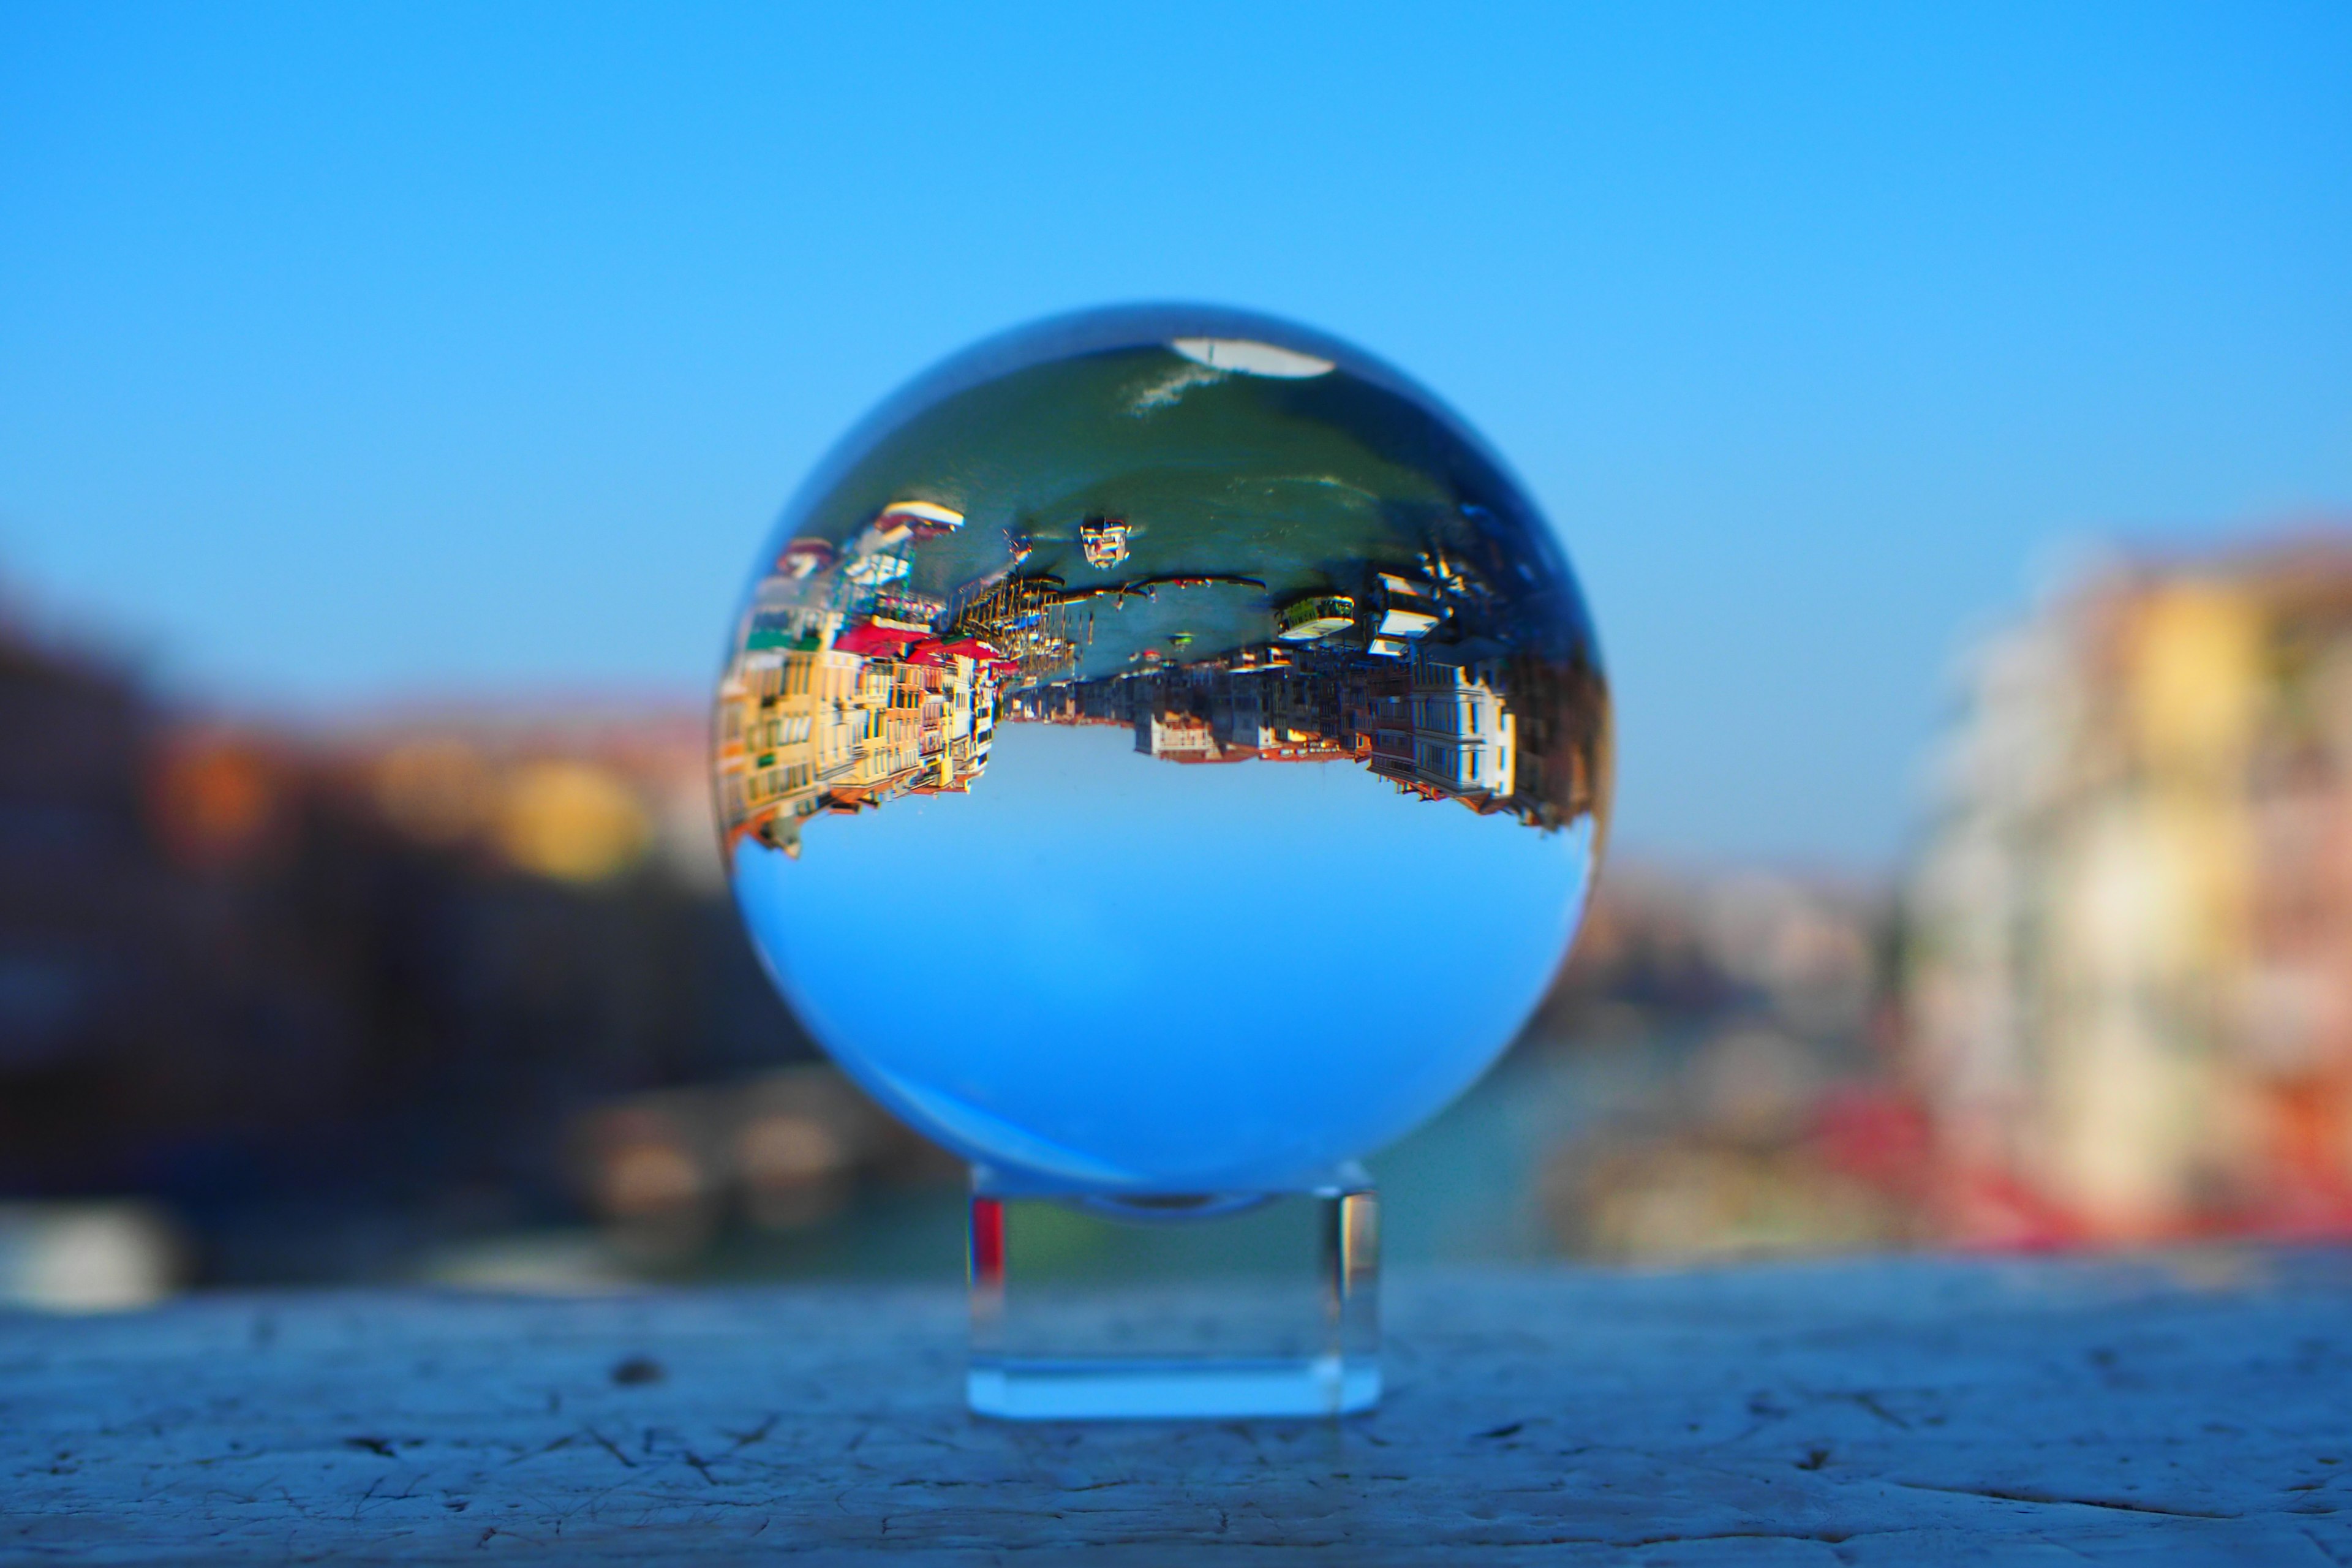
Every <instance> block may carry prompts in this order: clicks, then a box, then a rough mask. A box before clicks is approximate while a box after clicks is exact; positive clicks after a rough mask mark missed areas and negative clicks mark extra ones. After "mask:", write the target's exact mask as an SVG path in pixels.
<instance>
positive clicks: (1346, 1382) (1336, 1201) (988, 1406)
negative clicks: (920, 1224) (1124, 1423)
mask: <svg viewBox="0 0 2352 1568" xmlns="http://www.w3.org/2000/svg"><path fill="white" fill-rule="evenodd" d="M1379 1282H1380V1200H1379V1198H1378V1196H1377V1195H1376V1194H1375V1193H1374V1191H1373V1188H1372V1184H1371V1179H1370V1177H1369V1176H1367V1175H1366V1174H1365V1173H1364V1172H1363V1171H1362V1170H1361V1169H1360V1168H1359V1167H1355V1166H1352V1165H1351V1166H1348V1167H1345V1168H1343V1169H1341V1170H1339V1171H1336V1172H1333V1173H1331V1174H1330V1177H1329V1179H1328V1181H1324V1182H1320V1183H1318V1184H1314V1185H1312V1186H1303V1187H1300V1188H1297V1189H1295V1190H1290V1191H1284V1192H1269V1193H1238V1194H1234V1193H1229V1194H1216V1195H1214V1196H1206V1197H1202V1196H1174V1197H1109V1196H1106V1195H1103V1194H1085V1193H1072V1192H1058V1193H1057V1192H1050V1191H1044V1190H1040V1189H1038V1188H1036V1187H1034V1186H1030V1185H1026V1184H1014V1183H1012V1182H1008V1181H1007V1180H1005V1179H1004V1178H1002V1177H1000V1176H998V1175H997V1174H996V1173H993V1172H992V1171H990V1170H989V1169H987V1168H986V1167H979V1168H976V1169H975V1170H974V1171H973V1173H972V1194H971V1371H970V1374H969V1377H968V1380H967V1384H966V1391H967V1395H968V1397H969V1398H970V1400H971V1407H972V1409H973V1410H975V1411H977V1412H979V1413H980V1414H981V1415H997V1416H1004V1417H1009V1418H1012V1419H1015V1420H1040V1421H1043V1420H1097V1419H1116V1418H1130V1419H1154V1418H1157V1419H1170V1418H1177V1419H1182V1418H1200V1417H1233V1416H1273V1415H1287V1416H1330V1415H1345V1414H1347V1413H1348V1412H1349V1411H1352V1410H1364V1409H1369V1408H1370V1406H1371V1405H1373V1404H1374V1403H1375V1402H1377V1401H1378V1400H1379V1398H1380V1395H1381V1373H1380V1363H1379V1359H1378V1358H1379V1350H1380V1319H1379V1311H1378V1287H1379Z"/></svg>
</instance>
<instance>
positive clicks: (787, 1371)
mask: <svg viewBox="0 0 2352 1568" xmlns="http://www.w3.org/2000/svg"><path fill="white" fill-rule="evenodd" d="M1388 1307H1389V1310H1388V1313H1387V1317H1388V1323H1389V1334H1388V1346H1387V1351H1386V1355H1385V1366H1386V1370H1387V1375H1388V1381H1389V1394H1388V1397H1387V1399H1386V1401H1385V1402H1384V1403H1383V1405H1381V1408H1380V1409H1379V1410H1378V1411H1376V1412H1374V1413H1372V1414H1370V1415H1365V1416H1360V1417H1355V1418H1351V1419H1349V1420H1347V1421H1344V1422H1339V1423H1313V1422H1233V1423H1224V1424H1207V1425H1191V1426H1180V1425H1136V1426H1126V1425H1085V1426H1081V1425H1021V1426H1016V1425H1005V1424H999V1423H993V1422H988V1421H982V1420H978V1419H975V1418H973V1417H971V1415H967V1414H966V1413H965V1412H964V1410H963V1408H962V1406H961V1333H962V1317H961V1313H962V1307H961V1299H960V1297H958V1296H957V1295H956V1294H954V1293H953V1292H950V1291H948V1290H944V1289H942V1290H938V1291H924V1290H891V1289H853V1288H841V1289H756V1290H727V1291H691V1292H677V1293H655V1294H646V1295H632V1296H619V1297H608V1298H601V1299H592V1300H528V1299H513V1298H506V1299H495V1298H482V1297H467V1296H457V1295H446V1294H433V1293H424V1292H418V1293H399V1292H351V1293H333V1294H284V1295H246V1296H235V1297H226V1296H225V1297H205V1298H195V1299H191V1300H185V1301H182V1302H178V1303H174V1304H173V1305H170V1306H167V1307H164V1308H163V1309H160V1310H154V1311H150V1312H143V1313H137V1314H131V1315H124V1316H118V1317H100V1318H80V1319H60V1318H45V1317H39V1316H34V1315H19V1314H11V1315H0V1562H5V1563H45V1562H50V1561H53V1560H58V1559H69V1560H76V1561H84V1562H92V1563H204V1562H223V1563H248V1562H249V1563H287V1562H305V1561H312V1560H320V1559H328V1560H333V1561H336V1562H345V1563H351V1562H395V1561H396V1562H403V1563H414V1562H469V1563H470V1562H481V1561H488V1559H490V1558H493V1557H499V1558H508V1557H511V1558H519V1559H535V1560H541V1561H550V1562H563V1563H598V1562H606V1561H610V1562H646V1563H656V1562H661V1563H670V1562H677V1561H681V1560H684V1559H686V1558H688V1556H689V1555H690V1556H691V1559H692V1560H693V1561H695V1562H696V1563H736V1562H755V1561H756V1562H771V1561H793V1562H815V1563H824V1562H833V1561H838V1560H841V1559H845V1558H849V1557H856V1556H864V1555H867V1554H898V1555H902V1556H905V1557H908V1558H911V1559H915V1560H919V1561H921V1562H926V1563H972V1564H980V1563H1011V1562H1023V1563H1045V1562H1062V1561H1067V1562H1082V1563H1121V1564H1124V1563H1133V1564H1144V1563H1152V1564H1161V1563H1181V1562H1186V1561H1191V1560H1193V1559H1195V1558H1197V1557H1200V1556H1202V1555H1205V1554H1206V1553H1205V1552H1204V1550H1203V1549H1214V1550H1215V1551H1216V1552H1217V1553H1218V1556H1219V1558H1220V1560H1221V1561H1225V1562H1235V1563H1248V1562H1266V1563H1290V1562H1299V1561H1309V1560H1312V1561H1329V1562H1334V1563H1462V1562H1465V1561H1472V1560H1475V1561H1478V1562H1487V1561H1492V1562H1496V1563H1522V1562H1524V1563H1538V1562H1540V1563H1658V1564H1666V1563H1729V1562H1738V1563H1769V1564H1780V1563H1807V1564H1815V1563H1818V1564H1832V1563H1844V1564H1864V1563H1873V1564H1874V1563H1887V1564H1898V1563H1899V1564H1916V1563H1961V1562H1999V1563H2045V1562H2046V1563H2082V1562H2085V1561H2088V1562H2095V1563H2261V1564H2302V1563H2307V1564H2312V1565H2314V1568H2325V1565H2327V1564H2352V1513H2347V1512H2345V1511H2340V1510H2347V1509H2352V1253H2345V1252H2333V1251H2330V1252H2321V1251H2300V1252H2231V1253H2204V1254H2194V1255H2173V1256H2168V1257H2158V1258H2143V1259H2138V1260H2134V1261H2116V1260H2108V1261H2097V1262H2079V1261H2034V1262H2016V1261H1999V1262H1994V1261H1953V1260H1937V1259H1903V1260H1885V1261H1872V1262H1853V1263H1837V1264H1820V1265H1807V1266H1781V1267H1773V1268H1739V1269H1723V1270H1718V1271H1706V1272H1692V1273H1674V1274H1629V1273H1608V1272H1601V1271H1593V1270H1568V1269H1563V1270H1558V1271H1496V1272H1485V1273H1454V1274H1444V1275H1437V1276H1431V1277H1426V1278H1423V1279H1407V1280H1404V1281H1402V1282H1397V1281H1391V1288H1390V1294H1389V1302H1388Z"/></svg>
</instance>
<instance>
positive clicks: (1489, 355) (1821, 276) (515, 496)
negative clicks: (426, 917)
mask: <svg viewBox="0 0 2352 1568" xmlns="http://www.w3.org/2000/svg"><path fill="white" fill-rule="evenodd" d="M2347 84H2352V5H2344V4H2341V3H2340V0H2339V3H2328V4H2315V5H2268V6H2256V5H2212V6H2208V7H2203V8H2197V9H2190V8H2181V7H2171V6H2162V5H2145V4H2132V5H2112V6H2104V7H2102V6H2091V5H2077V6H2042V5H2033V6H2020V7H2014V8H2005V7H2001V6H1997V5H1984V4H1965V5H1949V6H1944V7H1927V6H1900V7H1895V6H1874V7H1864V6H1856V7H1853V8H1851V9H1823V8H1808V7H1801V6H1795V5H1785V6H1751V7H1745V8H1736V7H1730V6H1719V5H1708V6H1700V7H1690V8H1681V7H1674V6H1663V5H1639V6H1636V5H1626V6H1622V7H1611V8H1596V7H1578V6H1569V5H1552V6H1543V7H1530V8H1528V9H1525V10H1519V11H1513V10H1508V9H1504V8H1486V9H1481V8H1476V7H1465V6H1447V7H1439V6H1434V5H1432V6H1425V7H1421V8H1418V9H1417V10H1414V11H1412V12H1405V11H1388V10H1382V9H1381V8H1378V7H1374V6H1369V5H1331V6H1321V7H1316V6H1307V5H1296V6H1292V5H1271V6H1269V5H1235V6H1231V7H1226V8H1212V7H1202V6H1189V5H1188V6H1182V7H1175V6H1170V7H1160V8H1156V9H1150V10H1146V9H1143V8H1140V7H1121V6H1101V5H1095V6H1070V7H1067V8H1065V9H1061V10H1058V11H1054V12H1044V11H1027V10H1020V9H1015V8H1008V7H1004V6H970V7H961V8H953V9H951V8H949V7H945V6H941V7H938V8H935V9H920V8H910V7H861V6H827V7H823V8H817V7H810V8H807V9H805V10H802V11H797V12H788V11H784V10H782V9H780V8H769V7H759V8H751V7H746V8H743V9H740V10H726V11H713V10H696V9H693V8H690V7H686V6H680V5H662V6H651V5H648V6H645V7H642V8H634V9H627V10H614V9H598V8H591V7H586V6H581V5H560V6H554V5H551V6H547V7H544V8H531V7H527V6H524V5H494V6H459V5H450V6H446V7H420V6H314V7H308V8H304V9H299V10H295V9H289V10H285V11H275V10H252V9H239V10H232V9H231V8H227V7H217V6H215V7H184V8H176V9H173V10H135V9H124V8H105V7H98V6H67V5H34V4H28V3H24V0H19V3H16V4H13V5H5V8H0V575H5V577H6V578H8V579H10V580H12V581H13V582H14V583H15V584H16V587H17V589H18V590H19V591H20V592H21V593H23V594H25V595H27V596H30V597H32V598H34V599H35V600H37V601H38V602H41V603H44V604H48V605H58V606H61V607H62V608H63V609H64V610H65V611H66V612H68V614H69V615H70V616H73V617H75V618H77V619H78V620H79V622H81V623H82V624H84V625H95V626H99V627H100V628H101V629H102V630H104V631H105V632H106V633H107V634H108V635H110V636H115V637H121V638H123V639H126V640H128V641H130V642H131V643H133V644H134V645H135V646H136V647H138V648H140V649H141V650H142V653H143V655H144V656H145V657H146V658H149V659H151V660H152V664H153V667H154V668H157V669H158V670H159V671H160V672H161V673H162V674H163V676H164V677H165V678H167V679H170V680H171V681H172V682H173V683H174V684H176V685H178V686H180V687H182V688H183V689H192V690H195V691H200V692H207V693H211V694H214V695H216V696H219V697H224V698H227V699H231V700H236V701H240V702H248V703H249V702H257V701H258V702H275V703H318V702H321V701H327V702H334V701H340V700H344V699H347V698H358V699H362V700H374V699H375V698H377V697H380V696H383V695H385V694H395V693H415V692H418V691H436V692H446V691H449V690H452V689H457V690H469V691H470V690H483V691H499V690H509V689H517V688H523V687H530V688H547V687H551V686H559V687H560V686H570V687H581V686H585V687H591V688H593V687H599V686H607V685H626V686H630V687H636V688H645V687H652V688H657V689H678V690H681V691H683V690H688V689H695V688H698V686H699V685H700V684H701V682H702V681H703V680H704V679H706V678H707V675H708V673H709V669H710V667H711V665H712V662H713V660H714V659H715V658H716V654H717V648H718V643H719V636H720V634H721V632H722V631H723V630H724V622H725V620H726V617H727V614H728V611H729V608H730V604H731V601H732V599H733V596H734V595H735V594H736V592H737V590H738V589H739V587H740V581H741V574H742V573H743V571H744V570H745V568H746V566H747V564H748V562H749V558H750V556H751V552H752V550H753V547H754V545H755V544H756V542H758V540H759V539H760V537H761V533H762V531H764V530H765V528H766V527H767V525H768V523H769V521H771V519H772V514H773V513H774V511H775V510H776V508H777V506H778V505H779V504H780V503H781V502H782V500H783V498H784V496H785V494H786V493H787V492H788V491H789V490H790V489H792V488H793V484H794V483H795V482H796V481H797V479H799V478H800V476H801V475H802V473H803V470H804V469H805V468H807V466H808V465H809V464H810V463H811V461H812V460H813V459H814V458H815V457H816V456H817V454H818V453H819V451H820V450H821V449H822V448H823V447H824V446H825V445H826V444H827V443H828V442H830V441H831V440H832V439H833V437H835V435H836V434H838V433H839V432H840V431H841V430H842V429H843V428H844V427H845V426H846V425H848V424H849V423H850V422H851V421H852V420H853V419H855V418H856V416H858V415H859V414H860V413H861V412H862V411H863V410H864V409H865V408H866V406H867V405H869V404H870V403H872V402H873V401H874V400H875V399H877V398H878V397H879V396H881V395H883V394H884V393H885V392H886V391H887V390H888V389H889V388H890V387H891V386H892V385H893V384H896V383H898V381H900V380H901V379H903V378H905V377H906V376H908V375H909V374H913V373H914V372H916V371H917V370H919V369H920V368H921V367H922V366H923V365H924V364H926V363H928V362H929V361H930V360H932V359H934V358H936V357H937V356H939V355H940V354H942V353H946V352H948V351H950V350H951V349H954V348H956V347H959V346H961V344H963V343H964V342H967V341H969V340H971V339H972V338H974V337H976V336H979V335H981V334H982V333H985V332H988V331H993V330H995V329H998V328H1001V327H1003V326H1007V325H1010V324H1012V323H1014V322H1017V321H1022V320H1024V319H1026V318H1029V317H1033V316H1036V315H1040V314H1044V313H1047V312H1051V311H1055V310H1065V309H1069V308H1072V307H1076V306H1080V305H1089V304H1097V303H1105V302H1109V301H1114V300H1129V299H1139V298H1190V299H1204V300H1217V301H1223V302H1229V303H1234V304H1240V305H1245V306H1250V307H1255V308H1257V309H1262V310H1273V311H1276V312H1279V313H1284V314H1288V315H1294V316H1297V317H1299V318H1301V319H1303V320H1306V321H1310V322H1312V323H1314V324H1316V325H1318V326H1320V327H1323V328H1325V329H1328V330H1329V331H1336V332H1339V333H1340V334H1342V335H1345V336H1348V337H1350V338H1353V339H1355V340H1357V341H1358V342H1361V343H1363V344H1364V345H1365V346H1367V347H1368V348H1370V349H1371V350H1373V351H1374V352H1375V353H1380V354H1381V355H1383V356H1385V357H1388V358H1390V359H1391V360H1393V361H1394V362H1396V363H1400V364H1401V365H1402V366H1404V367H1405V368H1406V369H1408V370H1410V371H1412V373H1414V374H1417V375H1419V376H1420V377H1422V378H1423V380H1424V381H1425V382H1427V383H1428V384H1430V385H1432V386H1433V387H1434V388H1435V389H1436V390H1437V391H1438V392H1439V393H1440V394H1441V395H1444V396H1445V397H1446V398H1448V399H1449V400H1450V401H1452V402H1453V403H1454V405H1456V406H1458V407H1459V408H1460V409H1461V410H1462V411H1463V412H1464V413H1465V414H1466V415H1467V416H1469V417H1470V419H1471V420H1472V421H1473V422H1474V423H1475V424H1476V425H1478V426H1481V427H1482V428H1483V429H1484V430H1485V431H1486V434H1487V435H1488V436H1489V437H1490V438H1491V439H1492V440H1493V441H1494V442H1495V443H1496V446H1498V447H1500V448H1501V449H1502V450H1503V451H1504V452H1505V453H1506V455H1507V456H1508V457H1509V458H1511V460H1512V461H1513V462H1514V463H1515V464H1516V465H1517V467H1518V468H1519V469H1520V470H1521V472H1522V473H1523V474H1524V475H1525V476H1526V478H1527V479H1528V481H1529V482H1530V484H1531V485H1532V487H1533V489H1534V490H1535V491H1536V493H1537V495H1538V498H1539V499H1540V500H1541V501H1542V502H1543V503H1544V505H1545V506H1546V507H1547V509H1548V510H1549V512H1550V514H1551V516H1552V518H1553V521H1554V522H1555V523H1556V524H1557V526H1558V527H1559V530H1560V531H1561V532H1562V534H1563V535H1564V536H1565V538H1566V540H1567V542H1568V545H1569V548H1570V552H1571V554H1572V555H1573V557H1574V559H1575V561H1576V563H1577V565H1578V567H1579V569H1580V572H1581V574H1583V576H1584V579H1585V585H1586V588H1587V591H1588V594H1589V595H1590V597H1591V603H1592V605H1593V607H1594V610H1595V613H1596V616H1597V618H1598V620H1599V622H1600V626H1601V635H1602V637H1603V640H1604V646H1605V647H1606V649H1607V652H1608V654H1609V655H1610V658H1611V661H1612V674H1613V676H1614V677H1615V679H1616V684H1617V691H1618V697H1619V701H1620V705H1621V715H1622V741H1623V753H1622V760H1623V767H1622V816H1621V819H1620V826H1621V829H1622V841H1624V842H1627V843H1630V844H1632V845H1633V846H1636V847H1644V848H1649V849H1652V850H1664V851H1669V852H1674V853H1677V854H1683V855H1687V856H1694V857H1696V856H1717V855H1720V856H1740V857H1747V856H1766V857H1774V858H1801V859H1829V860H1833V861H1847V862H1854V863H1861V864H1868V863H1872V862H1884V861H1885V860H1887V859H1889V858H1892V857H1894V856H1895V855H1896V854H1898V853H1899V852H1900V849H1901V847H1902V846H1903V844H1904V842H1905V840H1906V835H1907V834H1908V832H1909V831H1910V826H1911V824H1912V823H1913V821H1914V820H1915V812H1916V767H1917V763H1918V758H1919V755H1920V752H1921V748H1922V746H1923V744H1924V742H1926V740H1927V737H1928V736H1929V735H1930V734H1931V733H1932V732H1933V729H1934V725H1935V723H1936V721H1937V717H1938V715H1939V713H1940V712H1941V710H1942V709H1943V706H1944V704H1945V702H1946V700H1947V698H1948V686H1947V684H1946V672H1947V670H1948V667H1949V663H1950V658H1951V656H1952V653H1953V651H1954V650H1955V648H1956V647H1958V646H1959V645H1960V644H1961V642H1962V641H1963V640H1964V639H1965V638H1966V637H1968V636H1969V633H1970V632H1971V630H1972V629H1974V628H1979V627H1981V626H1984V625H1986V624H1988V623H1989V622H1990V620H1992V619H1993V618H1995V617H1997V616H2000V615H2001V614H2003V613H2005V612H2007V611H2009V610H2012V609H2014V608H2015V607H2016V606H2017V605H2019V604H2020V603H2021V601H2022V599H2023V596H2024V595H2025V592H2026V590H2027V588H2028V586H2029V584H2031V582H2032V579H2033V576H2034V574H2035V572H2036V570H2037V569H2038V567H2037V563H2045V562H2047V561H2048V560H2050V559H2051V558H2052V557H2053V552H2062V551H2063V547H2064V545H2065V542H2068V541H2077V540H2083V539H2087V538H2097V537H2124V538H2134V539H2161V540H2166V541H2183V540H2187V541H2198V540H2217V539H2222V538H2227V537H2232V536H2238V535H2242V534H2244V533H2246V532H2247V531H2252V530H2255V529H2259V528H2262V527H2263V526H2265V525H2269V524H2273V523H2276V522H2278V521H2283V520H2289V519H2292V518H2294V517H2297V516H2309V515H2312V514H2315V513H2334V514H2336V515H2339V516H2341V515H2346V514H2347V513H2352V85H2347Z"/></svg>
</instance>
